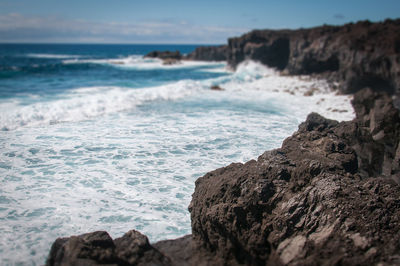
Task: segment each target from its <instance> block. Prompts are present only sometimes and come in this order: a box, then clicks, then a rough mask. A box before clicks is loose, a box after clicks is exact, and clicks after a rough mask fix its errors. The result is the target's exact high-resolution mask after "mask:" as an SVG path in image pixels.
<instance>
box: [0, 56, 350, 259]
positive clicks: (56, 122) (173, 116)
mask: <svg viewBox="0 0 400 266" xmlns="http://www.w3.org/2000/svg"><path fill="white" fill-rule="evenodd" d="M107 64H109V63H107ZM144 64H147V63H144ZM202 64H203V63H202ZM204 64H205V63H204ZM212 66H216V65H213V64H212ZM163 67H168V66H163ZM217 67H218V68H219V66H217ZM199 71H202V69H199ZM212 85H219V86H221V87H222V88H223V89H224V90H222V91H213V90H211V89H210V87H211V86H212ZM314 87H316V88H319V90H313V91H312V92H313V93H312V95H311V93H307V92H309V91H310V90H311V89H312V88H314ZM305 94H306V95H311V96H305ZM322 99H324V100H322ZM340 105H342V106H340ZM332 107H335V108H337V109H338V108H339V109H343V110H346V111H347V112H334V111H333V109H330V110H329V108H332ZM318 108H319V109H318ZM316 110H317V111H321V112H326V114H328V115H331V116H333V117H336V118H339V119H340V120H343V119H349V118H350V119H351V118H352V116H353V115H352V110H351V105H350V98H349V97H347V96H336V95H335V93H334V92H332V91H330V88H329V86H328V84H327V83H326V82H324V81H321V80H314V79H310V78H308V77H287V76H282V75H280V74H279V73H278V72H276V71H274V70H272V69H268V68H265V67H263V66H262V65H260V64H258V63H255V62H246V63H243V64H242V65H239V67H238V69H237V71H236V72H232V73H230V74H229V75H225V76H222V77H218V78H211V79H204V80H200V81H194V80H191V79H187V80H181V81H178V82H170V83H168V84H163V85H161V86H153V87H147V88H130V87H123V86H93V87H77V88H72V89H71V90H69V91H67V92H64V93H61V94H58V95H56V96H55V97H50V98H43V99H42V98H40V97H39V98H37V97H36V98H34V99H33V100H30V99H24V101H22V100H21V98H18V97H15V98H12V99H7V100H2V102H1V103H0V111H1V112H0V123H1V127H2V128H3V129H4V130H9V131H0V151H1V152H0V175H1V176H3V177H4V178H2V179H1V180H0V187H1V195H0V204H1V205H0V220H1V223H0V232H2V239H1V240H0V258H1V263H2V264H18V263H20V264H32V265H35V264H43V262H44V260H45V257H46V256H47V254H48V251H49V248H50V245H51V243H52V242H53V241H54V240H55V239H56V238H57V237H63V236H69V235H76V234H81V233H86V232H90V231H95V230H107V231H108V232H110V234H111V235H112V237H119V236H121V235H122V234H123V233H124V232H126V231H128V230H130V229H137V230H139V231H141V232H143V233H144V234H146V235H148V236H149V238H150V240H151V241H152V242H154V241H157V240H162V239H167V238H176V237H179V236H182V235H184V234H189V233H190V215H189V213H188V211H187V206H188V205H189V203H190V199H191V194H192V192H193V189H194V183H195V180H196V179H197V178H198V177H200V176H202V175H203V174H205V173H206V172H208V171H211V170H213V169H216V168H219V167H222V166H224V165H227V164H229V163H231V162H245V161H248V160H250V159H254V158H256V157H257V156H258V155H260V154H262V153H263V152H264V151H265V150H269V149H273V148H277V147H279V146H280V144H281V143H282V141H283V139H284V138H285V137H287V136H289V135H290V134H292V133H293V132H294V131H295V130H296V129H297V126H298V124H299V123H300V122H302V121H304V119H305V118H306V116H307V114H308V113H309V112H310V111H316Z"/></svg>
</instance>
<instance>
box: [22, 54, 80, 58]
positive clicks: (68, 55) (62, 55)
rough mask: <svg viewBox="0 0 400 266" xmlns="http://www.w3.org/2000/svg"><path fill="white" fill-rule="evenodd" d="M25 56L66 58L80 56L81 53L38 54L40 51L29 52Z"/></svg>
mask: <svg viewBox="0 0 400 266" xmlns="http://www.w3.org/2000/svg"><path fill="white" fill-rule="evenodd" d="M25 56H27V57H31V58H43V59H68V58H81V57H82V56H81V55H71V54H40V53H30V54H26V55H25Z"/></svg>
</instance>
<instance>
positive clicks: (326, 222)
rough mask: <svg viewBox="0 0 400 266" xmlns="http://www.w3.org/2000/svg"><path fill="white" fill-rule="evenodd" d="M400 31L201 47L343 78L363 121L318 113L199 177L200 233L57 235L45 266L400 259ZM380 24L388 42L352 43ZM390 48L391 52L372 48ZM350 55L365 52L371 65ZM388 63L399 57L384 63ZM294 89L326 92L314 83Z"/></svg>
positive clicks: (318, 32)
mask: <svg viewBox="0 0 400 266" xmlns="http://www.w3.org/2000/svg"><path fill="white" fill-rule="evenodd" d="M399 27H400V20H397V21H385V22H384V23H374V24H372V23H367V22H359V23H357V24H354V25H353V24H351V25H350V24H348V25H344V26H342V27H328V26H323V27H317V28H313V29H309V30H298V31H268V30H267V31H253V32H251V33H249V34H247V35H246V34H245V35H244V36H242V37H239V38H232V39H230V40H229V43H228V46H226V47H218V48H215V49H213V48H207V49H204V48H203V49H200V50H198V51H197V53H201V52H204V53H207V54H208V55H209V54H212V53H214V56H217V55H218V56H220V55H221V53H225V52H226V54H225V55H226V56H227V58H228V64H229V65H231V66H233V67H240V65H239V63H240V62H242V61H243V59H244V58H250V59H256V60H257V59H259V61H261V62H262V63H263V64H265V65H268V66H275V67H277V68H278V69H281V70H287V71H288V74H297V75H299V74H313V73H316V74H318V76H321V77H326V78H327V79H328V80H330V81H333V82H335V81H336V82H338V83H339V85H338V87H339V88H338V91H340V92H342V93H354V92H356V93H355V94H354V99H353V101H352V104H353V107H354V111H355V118H354V119H353V120H351V121H346V122H341V123H339V122H337V121H334V120H329V119H326V118H324V117H322V116H320V115H318V114H316V113H311V114H309V115H308V117H307V119H306V121H305V122H303V123H301V124H300V125H299V129H298V131H297V132H295V133H294V134H293V135H292V136H290V137H288V138H286V139H285V140H284V141H283V143H282V147H281V148H279V149H275V150H270V151H266V152H265V153H263V154H262V155H260V156H259V157H258V159H257V160H250V161H248V162H246V163H244V164H242V163H232V164H230V165H229V166H226V167H222V168H219V169H216V170H214V171H211V172H209V173H207V174H206V175H204V176H203V177H200V178H199V179H198V180H197V181H196V188H195V192H194V194H193V196H192V201H191V203H190V205H189V211H190V213H191V221H192V235H189V236H185V237H182V238H179V239H175V240H165V241H160V242H157V243H155V244H154V245H151V244H150V243H149V242H148V239H147V237H145V236H144V235H142V234H140V233H139V232H137V231H135V230H132V231H129V232H128V233H127V234H125V235H124V236H122V237H121V238H117V239H115V240H112V239H111V238H110V236H109V235H108V234H107V233H106V232H94V233H90V234H85V235H81V236H74V237H70V238H59V239H57V240H56V241H55V242H54V244H53V246H52V248H51V251H50V254H49V257H48V260H47V265H58V263H67V264H74V263H78V262H82V263H83V262H84V261H86V262H91V263H93V264H97V263H105V262H110V263H111V262H114V263H119V264H121V263H122V264H123V263H127V264H138V265H147V264H150V263H155V264H160V265H221V264H229V265H240V264H246V265H259V264H274V265H309V264H338V263H341V264H351V265H352V264H360V263H361V264H364V265H367V264H379V263H381V264H383V265H386V264H389V265H390V264H396V263H400V259H399V258H400V254H398V250H400V246H399V245H400V244H399V243H397V242H398V241H397V242H396V239H399V238H400V235H399V234H400V233H399V232H400V230H399V229H400V203H399V202H398V200H396V199H398V198H399V197H400V187H399V185H398V184H399V182H400V179H399V176H400V147H399V141H400V115H399V110H398V109H397V108H396V106H395V103H394V102H393V100H392V95H393V94H396V93H398V92H399V88H398V84H399V82H400V80H399V79H398V78H399V77H398V76H397V75H396V74H395V73H394V72H393V71H395V70H396V67H397V65H398V64H397V63H396V60H397V59H396V58H399V56H398V53H399V51H398V50H396V49H395V47H393V45H395V44H394V43H391V42H390V41H391V40H392V38H393V35H392V34H393V31H394V32H396V30H395V29H397V28H399ZM376 29H381V30H382V32H379V34H382V35H383V36H384V38H387V43H385V41H380V42H378V43H377V42H376V40H375V39H368V38H367V39H362V40H363V41H364V43H363V44H357V45H355V46H352V42H353V41H357V40H359V38H360V36H363V34H364V33H365V32H367V33H369V32H375V30H376ZM397 32H398V31H397ZM375 33H376V32H375ZM371 34H372V33H371ZM385 34H386V35H385ZM328 35H330V36H333V39H334V40H335V41H332V39H331V41H328V38H327V36H328ZM346 38H347V39H349V40H350V42H345V41H344V39H346ZM260 39H262V40H263V41H264V42H263V41H261V42H260ZM385 40H386V39H385ZM349 43H350V44H349ZM383 44H387V45H388V47H386V46H385V47H384V48H385V49H381V50H379V49H375V50H374V49H373V50H369V47H371V46H374V45H377V46H378V45H383ZM366 47H367V48H366ZM225 49H228V50H225ZM321 49H322V50H321ZM392 52H394V54H395V55H394V56H392ZM353 53H356V54H358V57H361V58H364V59H365V61H363V64H359V63H357V62H358V57H357V56H356V57H352V56H351V55H352V54H353ZM195 54H196V52H195ZM277 55H278V56H277ZM197 58H198V57H197ZM377 58H379V60H382V61H378V63H377V61H376V60H377ZM382 58H384V59H382ZM385 58H386V59H387V60H389V61H390V62H392V64H388V65H384V64H383V63H382V62H385ZM374 64H378V65H379V66H381V68H376V69H374V68H372V66H373V65H374ZM371 69H372V70H371ZM371 71H373V72H371ZM370 74H371V75H373V78H372V79H371V78H370V76H369V75H370ZM284 78H285V76H282V80H284ZM243 79H244V80H245V81H246V77H243ZM247 81H248V80H247ZM300 81H301V79H299V80H297V82H300ZM256 85H257V86H260V84H256ZM256 85H255V88H256ZM364 87H371V88H372V89H371V88H364ZM230 89H232V90H234V88H229V87H228V90H230ZM255 91H256V90H255ZM292 93H293V94H295V95H294V96H293V97H294V98H296V97H298V95H297V96H296V93H297V94H300V95H301V94H302V96H301V97H316V96H317V91H316V90H312V91H309V89H308V90H307V91H302V90H301V89H298V90H297V91H292ZM305 94H307V95H310V96H305ZM311 94H313V95H311ZM288 95H289V96H290V95H291V91H290V90H289V91H288V92H287V95H286V96H288ZM345 97H347V96H345ZM294 98H293V99H294ZM321 99H322V98H321ZM321 99H318V100H321ZM347 100H350V99H347ZM317 102H318V101H317ZM294 106H295V105H294ZM328 108H331V110H332V108H333V107H328ZM337 110H338V111H340V110H345V109H341V108H340V109H339V108H337ZM303 111H306V110H303ZM337 114H343V113H338V112H337ZM361 217H362V218H361Z"/></svg>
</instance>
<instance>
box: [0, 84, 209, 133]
mask: <svg viewBox="0 0 400 266" xmlns="http://www.w3.org/2000/svg"><path fill="white" fill-rule="evenodd" d="M199 89H202V86H201V85H200V84H199V82H196V81H191V80H187V81H185V80H182V81H179V82H176V83H172V84H168V85H164V86H159V87H150V88H143V89H131V88H126V87H87V88H77V89H74V90H71V91H69V92H68V93H66V94H64V95H60V98H61V99H57V100H52V101H42V102H34V103H32V104H29V105H21V103H20V102H19V101H18V100H16V99H15V100H13V101H12V102H8V101H7V102H0V110H2V112H1V114H0V129H2V130H13V129H17V128H20V127H24V126H37V125H49V124H55V123H60V122H72V121H82V120H86V119H90V118H93V117H96V116H101V115H105V114H109V113H115V112H120V111H124V110H130V109H133V108H135V107H137V106H139V105H142V104H144V103H146V102H152V101H161V100H164V101H170V100H177V99H180V98H183V97H186V96H188V95H190V94H192V93H194V92H195V91H197V90H199Z"/></svg>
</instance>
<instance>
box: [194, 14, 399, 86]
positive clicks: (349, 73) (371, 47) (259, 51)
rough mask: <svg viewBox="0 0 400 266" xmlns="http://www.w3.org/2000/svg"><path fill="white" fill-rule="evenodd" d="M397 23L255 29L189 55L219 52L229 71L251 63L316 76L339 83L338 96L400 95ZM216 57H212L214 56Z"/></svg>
mask: <svg viewBox="0 0 400 266" xmlns="http://www.w3.org/2000/svg"><path fill="white" fill-rule="evenodd" d="M399 32H400V19H397V20H386V21H384V22H381V23H371V22H369V21H362V22H358V23H356V24H353V23H350V24H346V25H344V26H321V27H315V28H310V29H299V30H254V31H251V32H249V33H247V34H244V35H243V36H241V37H236V38H230V39H229V40H228V45H227V47H225V46H220V47H208V48H207V47H201V48H198V49H197V50H196V51H194V52H193V53H192V54H190V55H189V56H188V58H191V59H195V60H217V59H220V58H222V56H220V51H224V50H225V49H226V51H224V54H225V55H226V59H227V62H228V64H229V66H231V67H232V68H233V69H234V68H236V66H237V65H238V64H239V63H241V62H243V61H244V60H249V59H251V60H255V61H259V62H261V63H262V64H264V65H266V66H269V67H274V68H276V69H278V70H281V71H284V72H285V73H287V74H291V75H301V74H318V75H320V76H321V77H324V78H328V79H330V80H331V81H336V82H339V83H340V86H339V90H340V91H341V92H343V93H354V92H356V91H358V90H360V89H362V88H364V87H366V86H368V87H370V88H372V89H378V90H385V91H389V92H391V93H393V92H395V93H400V35H399ZM214 55H216V56H215V57H213V56H214Z"/></svg>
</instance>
